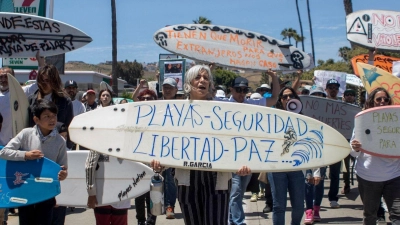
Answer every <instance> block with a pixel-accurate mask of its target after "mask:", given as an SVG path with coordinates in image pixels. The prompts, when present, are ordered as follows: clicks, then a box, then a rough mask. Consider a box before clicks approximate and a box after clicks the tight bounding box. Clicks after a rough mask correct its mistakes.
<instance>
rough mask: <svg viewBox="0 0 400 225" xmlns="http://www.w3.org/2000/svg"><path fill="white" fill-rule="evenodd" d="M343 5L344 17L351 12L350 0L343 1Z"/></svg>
mask: <svg viewBox="0 0 400 225" xmlns="http://www.w3.org/2000/svg"><path fill="white" fill-rule="evenodd" d="M343 4H344V11H345V12H346V16H347V15H349V14H350V13H352V12H353V3H352V2H351V0H343Z"/></svg>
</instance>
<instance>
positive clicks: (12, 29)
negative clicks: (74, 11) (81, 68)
mask: <svg viewBox="0 0 400 225" xmlns="http://www.w3.org/2000/svg"><path fill="white" fill-rule="evenodd" d="M0 29H1V38H0V57H2V58H5V57H13V58H15V57H32V56H35V54H36V52H37V51H40V55H41V56H51V55H58V54H62V53H66V52H70V51H73V50H75V49H78V48H80V47H83V46H85V45H86V44H88V43H90V42H91V41H92V38H90V37H89V36H88V35H87V34H85V33H84V32H82V31H80V30H78V29H77V28H75V27H73V26H70V25H68V24H66V23H63V22H60V21H57V20H53V19H49V18H46V17H40V16H34V15H29V14H20V13H5V12H2V13H0Z"/></svg>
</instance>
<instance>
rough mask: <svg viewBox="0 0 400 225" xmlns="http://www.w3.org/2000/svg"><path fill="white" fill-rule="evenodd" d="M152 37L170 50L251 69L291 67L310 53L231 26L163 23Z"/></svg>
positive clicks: (304, 62)
mask: <svg viewBox="0 0 400 225" xmlns="http://www.w3.org/2000/svg"><path fill="white" fill-rule="evenodd" d="M154 41H155V42H156V43H157V44H158V45H159V46H160V47H162V48H164V49H165V50H167V51H170V52H172V53H175V54H178V55H181V56H184V57H187V58H190V59H194V60H199V61H205V62H214V63H216V64H219V65H224V66H230V67H236V68H244V69H253V70H268V69H269V68H271V69H272V70H293V69H304V68H307V67H309V66H310V64H311V57H310V56H309V55H308V54H306V53H305V52H303V51H301V50H299V49H297V48H295V47H294V46H292V45H290V44H288V43H286V42H283V41H281V40H279V39H275V38H273V37H269V36H266V35H263V34H260V33H255V32H252V31H247V30H242V29H238V28H233V27H226V26H217V25H205V24H180V25H173V26H167V27H164V28H162V29H160V30H158V31H156V32H155V34H154Z"/></svg>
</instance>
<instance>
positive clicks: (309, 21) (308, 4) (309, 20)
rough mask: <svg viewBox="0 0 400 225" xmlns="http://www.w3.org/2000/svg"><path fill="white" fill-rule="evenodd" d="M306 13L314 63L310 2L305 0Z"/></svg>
mask: <svg viewBox="0 0 400 225" xmlns="http://www.w3.org/2000/svg"><path fill="white" fill-rule="evenodd" d="M307 13H308V24H309V26H310V37H311V52H312V56H313V61H314V63H315V52H314V36H313V32H312V23H311V14H310V2H309V0H307Z"/></svg>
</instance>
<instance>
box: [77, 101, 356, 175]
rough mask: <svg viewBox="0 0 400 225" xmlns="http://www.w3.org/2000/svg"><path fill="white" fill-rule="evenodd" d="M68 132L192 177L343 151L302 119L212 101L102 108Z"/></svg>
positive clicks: (337, 138)
mask: <svg viewBox="0 0 400 225" xmlns="http://www.w3.org/2000/svg"><path fill="white" fill-rule="evenodd" d="M89 118H90V119H89ZM69 132H70V136H71V139H72V140H73V141H74V142H76V143H78V144H80V145H83V146H85V147H87V148H90V149H93V150H96V151H98V152H103V153H106V154H109V155H112V156H116V157H118V158H125V159H130V160H135V161H141V162H147V163H149V162H150V161H151V160H153V159H157V160H160V162H161V163H162V164H163V165H166V166H171V167H174V168H184V169H198V170H214V171H237V169H238V168H239V167H240V166H242V165H247V166H249V167H250V168H251V170H252V171H291V170H299V169H304V168H314V167H320V166H322V164H324V165H329V164H332V163H334V162H338V161H340V160H341V159H342V158H344V157H346V156H347V155H348V154H349V152H350V150H349V145H348V143H347V141H346V139H345V138H344V137H343V135H341V134H340V133H339V132H337V131H336V130H335V129H333V128H331V127H330V126H326V125H325V124H323V123H321V122H319V121H317V120H314V119H311V118H310V117H307V116H304V115H300V114H295V113H290V112H287V111H283V110H278V109H272V108H267V107H261V106H255V105H242V104H239V103H225V102H216V101H189V100H187V101H185V100H174V101H148V102H136V103H129V104H124V105H116V106H111V107H105V108H103V109H100V110H94V111H93V112H88V113H84V114H81V115H79V116H77V117H74V119H73V121H72V123H71V124H70V126H69ZM109 140H113V141H109Z"/></svg>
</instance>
